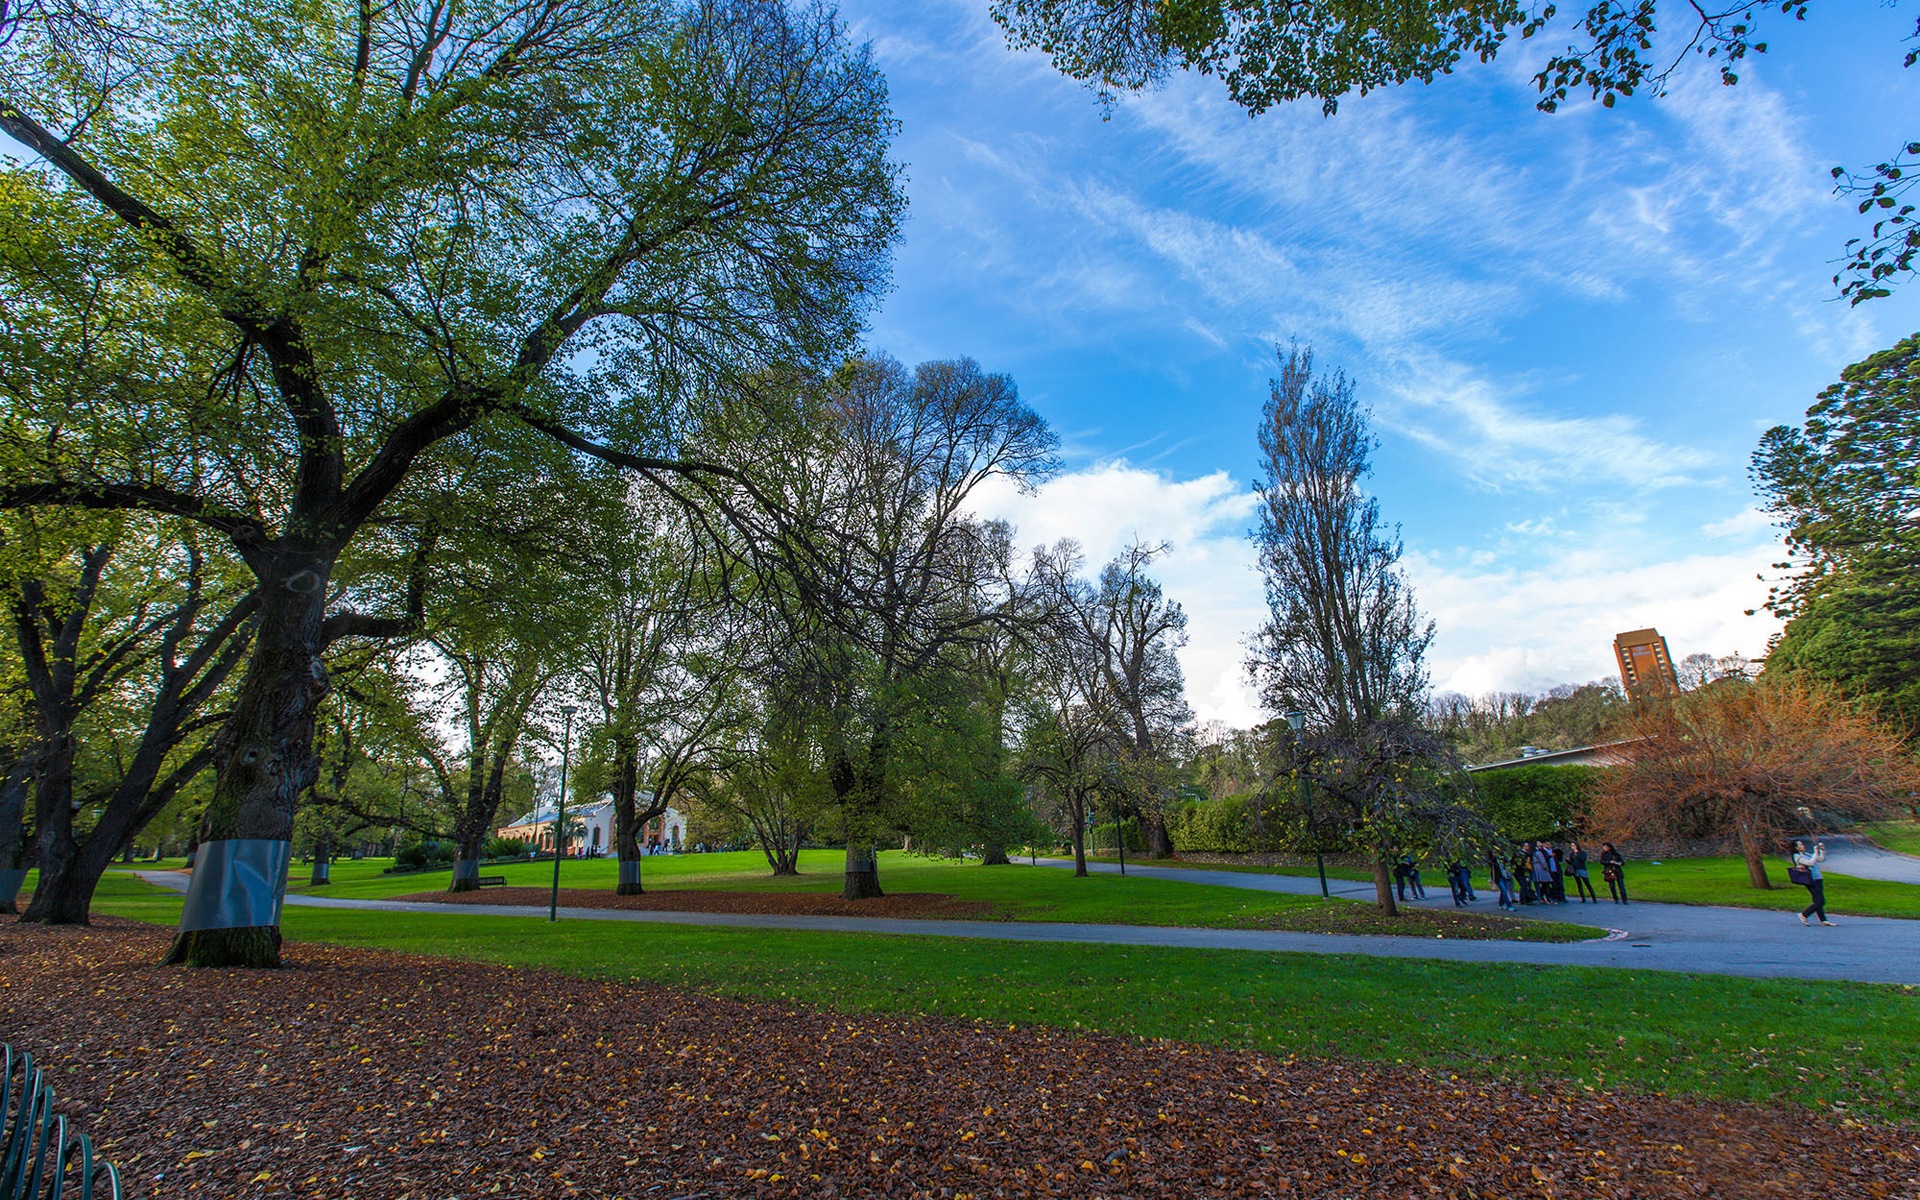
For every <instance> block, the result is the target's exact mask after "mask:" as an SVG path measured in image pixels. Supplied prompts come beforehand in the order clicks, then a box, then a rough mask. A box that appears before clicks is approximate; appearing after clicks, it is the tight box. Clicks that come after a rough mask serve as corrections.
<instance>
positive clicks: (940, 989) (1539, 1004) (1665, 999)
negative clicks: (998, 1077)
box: [98, 864, 1920, 1121]
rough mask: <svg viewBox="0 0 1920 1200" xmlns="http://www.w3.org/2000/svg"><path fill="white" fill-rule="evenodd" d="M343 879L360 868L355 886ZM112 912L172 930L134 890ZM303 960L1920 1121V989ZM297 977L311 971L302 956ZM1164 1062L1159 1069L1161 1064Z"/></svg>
mask: <svg viewBox="0 0 1920 1200" xmlns="http://www.w3.org/2000/svg"><path fill="white" fill-rule="evenodd" d="M343 865H344V864H343ZM99 900H100V903H99V905H98V910H99V911H102V912H109V913H116V914H119V915H123V916H130V917H135V918H138V919H141V920H147V921H156V922H160V923H171V922H173V921H175V920H177V919H178V917H179V911H180V901H179V899H178V897H176V896H169V895H166V894H163V893H160V892H158V891H156V890H154V889H152V888H149V887H147V886H146V885H144V884H142V883H140V882H139V881H138V880H135V879H131V878H128V877H126V876H124V875H113V876H109V877H108V879H107V880H106V881H105V882H103V884H102V886H101V890H100V896H99ZM284 928H285V931H286V934H287V936H288V937H289V938H291V939H294V940H309V941H325V942H333V943H337V944H341V945H352V946H366V947H375V948H381V949H390V950H398V951H405V952H409V953H420V954H435V955H443V956H447V957H453V958H461V959H470V960H475V961H480V962H492V963H500V964H506V965H513V966H522V967H546V968H551V969H553V970H557V971H562V972H565V973H569V974H574V975H580V976H585V977H589V978H611V979H620V980H632V981H636V982H646V983H659V984H665V985H669V986H673V987H680V988H687V989H692V990H695V991H699V992H703V993H707V994H713V995H722V996H731V997H739V998H743V999H758V1000H774V1001H780V1002H786V1003H802V1004H809V1005H817V1006H821V1007H825V1008H831V1009H835V1010H840V1011H846V1012H889V1013H926V1014H933V1015H937V1016H942V1017H949V1018H952V1019H956V1020H965V1021H992V1022H1005V1023H1010V1024H1028V1025H1044V1026H1052V1027H1057V1028H1064V1029H1085V1030H1099V1031H1103V1032H1108V1033H1115V1034H1121V1035H1126V1036H1132V1037H1140V1038H1172V1039H1177V1040H1181V1041H1188V1042H1200V1043H1212V1044H1221V1045H1228V1046H1235V1047H1242V1048H1246V1049H1252V1050H1260V1051H1264V1052H1267V1053H1271V1054H1275V1055H1280V1056H1282V1057H1284V1056H1288V1055H1305V1056H1329V1055H1337V1056H1344V1057H1349V1058H1354V1059H1361V1060H1366V1061H1370V1062H1379V1063H1405V1064H1410V1065H1415V1066H1419V1067H1423V1068H1428V1069H1432V1070H1439V1071H1448V1072H1460V1073H1471V1074H1473V1075H1475V1076H1481V1077H1485V1076H1489V1075H1491V1076H1496V1077H1503V1078H1509V1079H1512V1080H1514V1081H1516V1082H1517V1083H1533V1082H1546V1081H1556V1080H1564V1081H1571V1082H1572V1083H1573V1084H1575V1085H1577V1086H1589V1087H1602V1086H1605V1087H1625V1088H1631V1089H1639V1090H1645V1091H1656V1092H1672V1093H1680V1094H1687V1095H1697V1096H1710V1097H1719V1098H1726V1099H1736V1100H1753V1101H1762V1102H1768V1101H1773V1102H1784V1103H1793V1104H1805V1105H1812V1106H1818V1107H1828V1106H1832V1105H1845V1106H1847V1110H1848V1111H1849V1112H1851V1113H1852V1114H1853V1115H1855V1116H1863V1117H1865V1116H1879V1117H1883V1118H1888V1119H1894V1120H1901V1121H1916V1120H1920V1050H1916V1047H1920V993H1916V991H1915V989H1913V988H1903V987H1893V986H1885V985H1874V984H1849V983H1825V982H1813V981H1806V980H1764V979H1739V980H1729V979H1727V978H1724V977H1717V976H1695V975H1680V974H1672V973H1665V972H1654V971H1620V970H1605V969H1599V968H1570V967H1530V966H1521V965H1514V964H1465V963H1446V962H1427V961H1420V960H1411V959H1374V958H1365V957H1356V956H1338V955H1312V954H1259V953H1250V952H1241V951H1214V950H1170V949H1159V948H1142V947H1119V946H1083V945H1068V944H1059V943H1044V944H1020V943H995V942H970V941H963V940H956V939H942V938H909V937H889V936H884V935H876V934H825V933H818V934H816V933H789V932H784V931H775V930H750V929H747V930H743V929H711V928H700V927H695V926H680V925H637V924H621V923H614V922H587V921H571V922H570V921H562V922H560V923H559V924H557V925H549V924H547V923H546V922H545V921H543V920H539V919H536V918H528V919H521V918H512V917H507V918H502V917H484V916H476V915H470V914H461V913H458V912H449V913H445V914H441V913H423V914H420V915H414V914H405V915H401V914H392V913H362V912H348V911H330V910H315V909H303V908H297V907H289V908H288V909H287V910H286V917H285V926H284ZM293 957H294V958H296V959H297V958H298V951H297V950H295V951H294V952H293ZM1148 1053H1151V1051H1150V1050H1149V1051H1148Z"/></svg>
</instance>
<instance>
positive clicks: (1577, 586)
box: [1407, 538, 1779, 695]
mask: <svg viewBox="0 0 1920 1200" xmlns="http://www.w3.org/2000/svg"><path fill="white" fill-rule="evenodd" d="M1637 549H1638V547H1637V546H1636V543H1635V542H1634V541H1633V540H1632V539H1630V538H1618V539H1615V540H1613V541H1612V542H1611V543H1610V544H1608V545H1605V546H1598V547H1596V546H1583V547H1578V548H1563V549H1562V550H1561V551H1560V552H1559V553H1557V554H1553V555H1549V556H1547V557H1546V558H1545V559H1544V560H1541V561H1539V562H1538V563H1537V564H1530V565H1529V567H1528V569H1527V570H1526V571H1524V572H1522V571H1518V570H1514V569H1511V568H1508V569H1492V570H1488V569H1481V568H1477V567H1474V566H1471V565H1467V564H1460V563H1456V562H1454V561H1453V560H1451V559H1448V558H1443V557H1439V556H1435V555H1425V554H1417V555H1409V556H1408V561H1407V567H1408V575H1409V577H1410V578H1411V579H1412V581H1413V585H1414V591H1415V593H1416V594H1417V595H1418V596H1419V598H1420V603H1421V607H1422V608H1423V609H1424V610H1425V611H1426V612H1427V613H1428V614H1429V615H1431V616H1432V617H1433V618H1434V620H1435V622H1436V623H1437V626H1438V634H1437V636H1436V637H1435V639H1434V645H1433V650H1432V654H1431V666H1432V669H1433V683H1434V689H1435V690H1436V691H1451V692H1461V693H1464V694H1467V695H1476V694H1479V693H1483V692H1489V691H1505V690H1520V691H1537V690H1541V689H1544V688H1547V687H1551V686H1553V685H1555V684H1560V683H1581V682H1585V681H1587V680H1590V679H1597V678H1601V677H1603V676H1609V675H1612V674H1614V673H1615V670H1616V667H1615V665H1614V662H1613V639H1614V635H1615V634H1618V633H1620V632H1622V631H1624V630H1628V629H1644V628H1647V627H1648V626H1652V627H1654V628H1657V629H1658V630H1660V632H1661V633H1662V634H1664V635H1666V638H1667V643H1668V645H1670V646H1671V647H1672V648H1673V653H1674V655H1675V657H1684V656H1686V655H1688V654H1691V653H1694V652H1696V651H1705V652H1707V653H1711V654H1716V655H1718V654H1730V653H1733V652H1735V651H1738V652H1740V653H1742V654H1746V655H1749V656H1751V657H1754V658H1759V657H1761V656H1762V655H1764V654H1765V653H1766V648H1767V641H1768V639H1769V638H1770V637H1771V636H1772V635H1773V634H1774V632H1775V631H1776V630H1777V629H1778V628H1779V624H1778V622H1776V621H1775V620H1774V619H1773V618H1771V617H1769V616H1768V615H1766V613H1765V612H1764V610H1762V611H1760V612H1758V613H1756V614H1755V615H1754V616H1746V615H1745V610H1747V609H1749V608H1758V607H1759V605H1760V604H1761V602H1762V601H1764V600H1765V599H1766V593H1767V585H1766V584H1765V583H1764V582H1762V581H1761V580H1760V579H1758V578H1756V576H1758V575H1760V574H1761V573H1763V572H1765V571H1766V570H1767V569H1768V566H1769V564H1770V563H1772V562H1773V561H1774V559H1775V558H1776V557H1778V554H1779V547H1778V545H1777V544H1776V543H1773V542H1771V541H1762V540H1758V539H1751V540H1749V542H1748V544H1747V545H1744V546H1742V547H1740V548H1738V549H1734V550H1729V551H1726V552H1724V553H1718V554H1689V555H1684V556H1681V557H1678V558H1662V559H1647V558H1643V557H1641V556H1640V555H1639V554H1638V553H1637V552H1636V551H1637Z"/></svg>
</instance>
